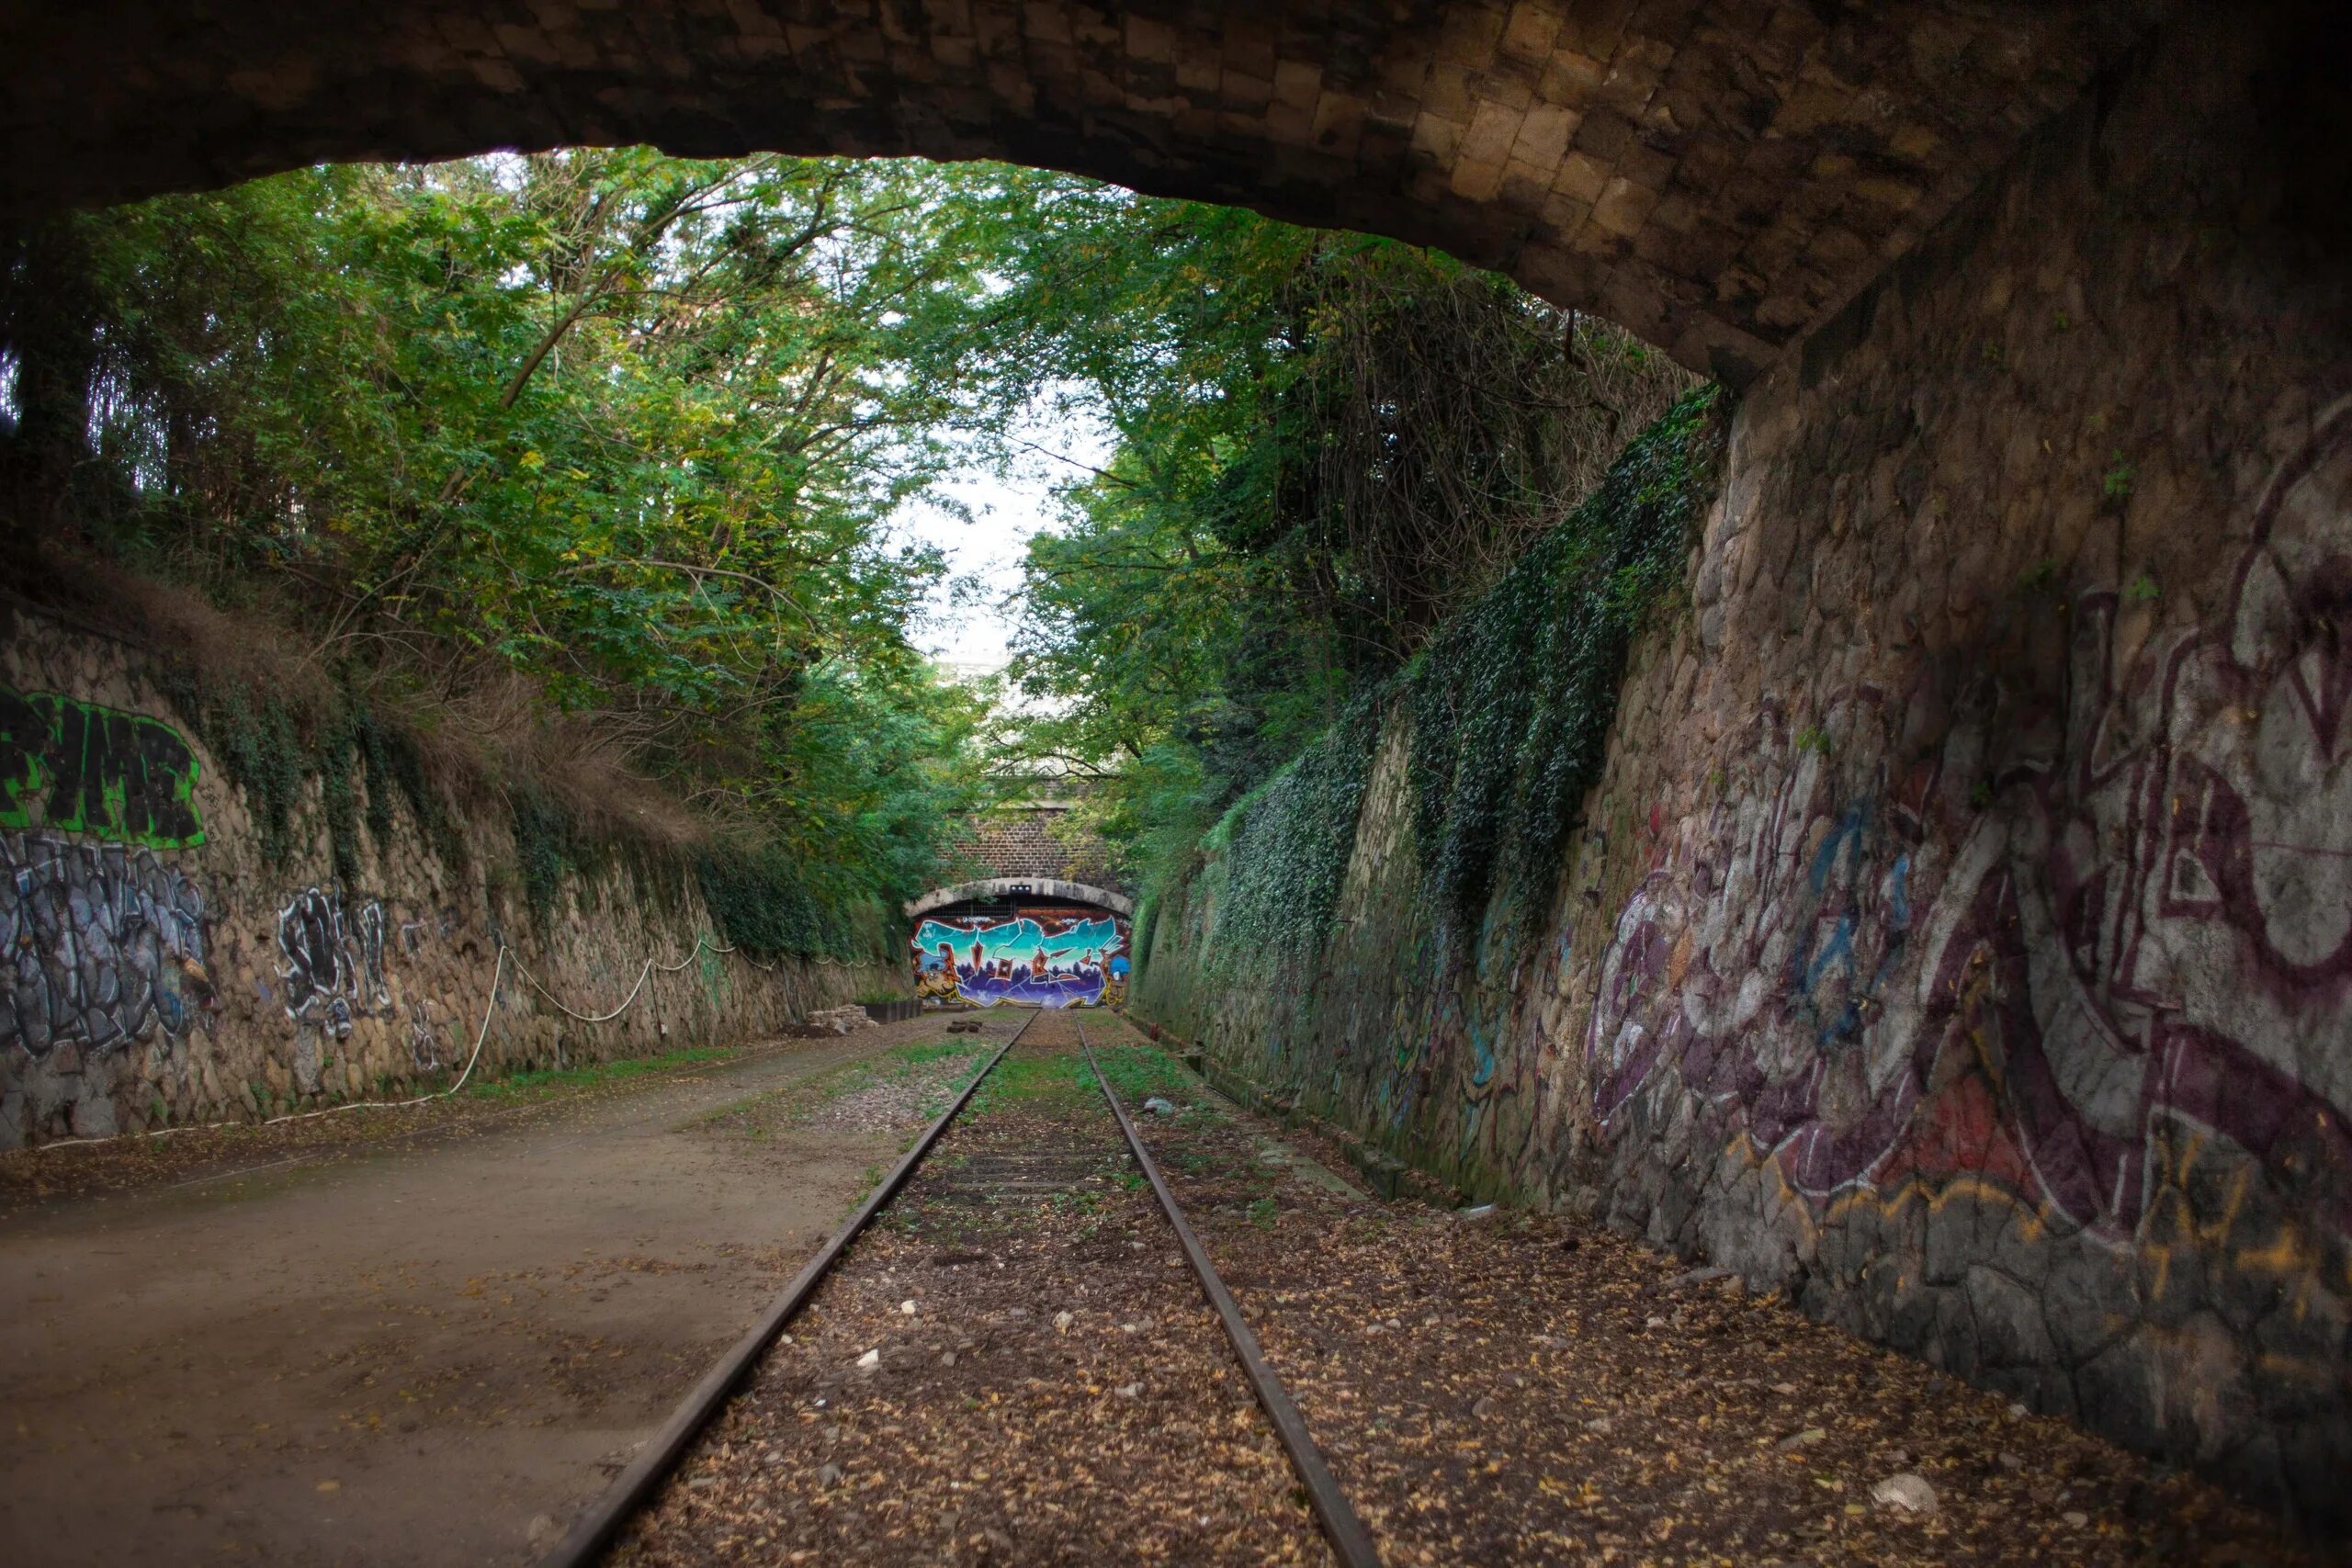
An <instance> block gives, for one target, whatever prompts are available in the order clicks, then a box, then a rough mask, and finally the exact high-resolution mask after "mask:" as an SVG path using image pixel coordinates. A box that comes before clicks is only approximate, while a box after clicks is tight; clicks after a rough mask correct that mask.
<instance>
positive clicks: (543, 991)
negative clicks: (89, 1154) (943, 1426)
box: [31, 935, 855, 1149]
mask: <svg viewBox="0 0 2352 1568" xmlns="http://www.w3.org/2000/svg"><path fill="white" fill-rule="evenodd" d="M706 951H707V952H710V953H717V954H718V955H719V956H721V957H724V956H726V955H727V954H729V953H735V951H736V948H735V944H734V943H733V942H729V943H728V944H727V945H726V946H724V947H720V946H719V945H718V944H717V943H715V942H712V941H711V940H710V938H709V937H707V936H703V935H697V936H696V937H695V945H694V947H693V948H692V949H691V950H690V951H689V952H688V953H686V955H685V956H684V958H681V959H679V960H678V961H677V962H676V963H675V964H662V963H660V962H658V961H657V960H655V959H654V958H653V957H652V956H651V955H650V954H648V955H647V957H646V960H645V962H644V964H641V965H640V966H639V969H638V971H637V983H636V984H635V985H633V986H631V987H629V990H628V996H626V997H624V998H621V1002H620V1005H619V1006H618V1007H616V1008H614V1009H613V1010H611V1011H610V1012H601V1013H584V1012H580V1011H578V1010H574V1009H573V1008H572V1007H571V1006H570V1005H569V1004H568V1003H566V1002H565V1001H564V1000H563V998H560V997H559V996H557V995H556V994H555V993H554V992H553V991H550V990H548V988H547V987H545V986H543V985H541V984H540V983H539V977H538V976H536V975H534V974H532V973H531V972H530V971H529V970H528V969H526V968H525V967H523V961H522V960H521V959H519V958H517V957H515V952H514V949H512V948H510V947H508V946H507V945H506V942H505V941H504V940H503V938H502V939H501V940H500V942H499V943H498V962H497V964H495V965H493V966H492V969H491V972H490V999H489V1000H488V1001H486V1002H484V1003H483V1004H482V1010H481V1027H480V1028H478V1029H476V1030H475V1031H474V1046H473V1051H472V1053H471V1054H470V1055H468V1056H467V1057H466V1070H465V1071H464V1072H462V1073H459V1074H458V1081H457V1082H455V1083H453V1084H451V1085H450V1086H449V1087H448V1088H447V1089H435V1090H434V1091H433V1092H432V1093H430V1094H420V1095H417V1096H415V1097H414V1098H413V1099H410V1100H351V1101H349V1102H348V1103H346V1104H343V1105H330V1106H327V1107H326V1108H325V1109H323V1110H320V1111H292V1112H289V1113H288V1114H287V1115H284V1116H272V1117H269V1118H268V1119H266V1120H265V1121H262V1122H196V1123H193V1124H191V1125H188V1126H184V1127H158V1128H155V1129H153V1131H150V1132H146V1133H141V1134H136V1135H137V1136H140V1137H143V1138H162V1137H168V1136H170V1135H171V1134H174V1133H210V1132H217V1131H219V1130H220V1129H221V1128H223V1127H243V1126H249V1125H250V1126H260V1127H275V1126H277V1125H279V1124H280V1123H282V1122H309V1121H311V1120H314V1119H315V1118H317V1117H321V1116H339V1115H341V1114H342V1113H343V1112H345V1111H400V1110H404V1109H406V1108H407V1107H409V1106H412V1105H424V1104H425V1103H427V1102H429V1101H432V1100H447V1099H448V1098H449V1097H450V1096H451V1095H453V1094H455V1093H457V1092H458V1090H459V1089H463V1088H465V1087H466V1080H468V1079H469V1078H470V1077H473V1076H474V1066H475V1065H476V1064H477V1063H479V1062H480V1061H481V1050H482V1046H483V1044H484V1043H486V1042H487V1041H488V1040H489V1039H490V1021H491V1018H492V1015H493V1014H495V1013H496V1012H497V1011H498V983H499V981H500V980H502V979H503V978H504V976H505V974H506V971H507V969H508V967H509V966H510V965H511V966H512V967H513V968H514V971H515V973H516V974H517V975H520V976H523V978H524V979H525V980H526V981H528V982H529V983H530V987H531V988H532V989H533V990H535V991H537V992H538V993H539V995H540V996H542V997H544V998H547V1000H548V1002H549V1003H550V1004H552V1005H553V1006H554V1007H555V1008H556V1010H558V1011H560V1012H562V1013H564V1014H566V1015H567V1016H569V1017H571V1018H575V1019H578V1020H579V1021H581V1022H582V1023H609V1022H611V1021H613V1020H614V1019H616V1018H618V1017H620V1015H621V1014H623V1013H625V1012H627V1011H628V1010H629V1009H630V1008H631V1007H632V1006H634V1005H635V1004H636V1002H637V998H638V997H639V995H640V994H642V993H643V991H644V989H645V982H646V980H647V979H648V977H650V976H651V975H652V974H653V973H654V972H655V971H656V970H659V971H660V972H661V973H662V974H664V975H674V974H676V973H677V972H678V971H679V970H681V969H684V968H685V967H686V966H687V965H688V964H692V963H694V962H695V960H696V959H698V958H700V957H701V956H702V955H703V953H705V952H706ZM738 956H740V957H741V959H742V960H743V962H744V963H746V964H751V965H752V967H753V968H755V969H764V970H766V971H767V972H768V973H769V974H771V975H773V974H775V973H776V972H777V971H778V970H779V969H781V968H782V967H783V965H781V964H762V963H761V962H759V960H757V959H755V958H753V957H752V955H751V954H750V953H741V954H739V955H738ZM808 961H809V962H810V963H813V964H826V965H829V966H831V967H832V968H836V969H848V968H854V967H855V965H854V964H847V963H844V962H843V961H842V960H841V959H838V958H831V957H828V956H826V955H825V954H822V953H811V954H809V959H808ZM116 1141H117V1140H116V1139H114V1138H58V1139H55V1140H53V1141H51V1142H50V1143H46V1144H35V1145H31V1146H32V1147H33V1148H36V1149H67V1148H73V1147H75V1146H77V1145H84V1144H110V1143H114V1142H116Z"/></svg>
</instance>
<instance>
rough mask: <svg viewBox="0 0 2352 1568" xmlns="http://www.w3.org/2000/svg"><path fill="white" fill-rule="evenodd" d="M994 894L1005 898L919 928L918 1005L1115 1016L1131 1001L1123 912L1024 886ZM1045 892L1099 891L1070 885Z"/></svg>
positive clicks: (964, 904) (956, 910) (942, 911)
mask: <svg viewBox="0 0 2352 1568" xmlns="http://www.w3.org/2000/svg"><path fill="white" fill-rule="evenodd" d="M983 886H991V885H983ZM994 886H1001V891H994V892H990V893H986V894H983V895H981V896H979V897H965V898H957V899H956V900H955V901H953V902H951V903H946V904H943V905H941V906H939V907H938V908H933V909H930V910H928V911H926V912H925V913H923V914H922V916H921V917H919V918H918V919H916V921H915V925H914V933H913V935H912V936H911V937H910V938H909V939H908V944H909V946H910V949H911V950H912V951H911V953H910V964H911V965H912V967H913V970H914V982H915V994H916V995H917V996H919V997H921V998H922V999H923V1000H924V1001H925V1002H929V1003H937V1004H940V1005H946V1004H949V1003H958V1002H960V1003H964V1004H967V1005H969V1006H973V1007H995V1006H997V1005H999V1004H1000V1003H1006V1002H1010V1003H1014V1004H1017V1005H1023V1006H1029V1007H1046V1008H1072V1007H1076V1008H1085V1007H1116V1006H1118V1005H1120V1004H1121V1003H1123V1002H1124V1001H1125V1000H1126V995H1127V974H1128V970H1129V967H1130V962H1129V953H1128V951H1127V942H1128V937H1129V935H1130V931H1129V926H1128V911H1127V910H1126V909H1125V908H1113V907H1112V906H1111V905H1110V904H1109V903H1107V902H1084V901H1080V900H1078V899H1075V898H1071V897H1057V896H1056V894H1054V893H1053V892H1049V891H1041V890H1039V889H1035V888H1032V887H1031V886H1029V885H1028V884H1025V883H1015V882H1011V881H1007V882H1005V883H1003V884H1001V885H994ZM1046 887H1047V888H1060V889H1069V890H1072V891H1084V892H1094V891H1095V890H1094V889H1079V888H1076V887H1075V885H1073V884H1069V883H1049V884H1047V885H1046ZM1097 897H1098V898H1104V899H1107V898H1112V897H1116V895H1111V894H1100V893H1098V894H1097ZM1118 902H1119V903H1120V904H1121V905H1125V903H1126V900H1125V899H1124V898H1121V899H1119V900H1118Z"/></svg>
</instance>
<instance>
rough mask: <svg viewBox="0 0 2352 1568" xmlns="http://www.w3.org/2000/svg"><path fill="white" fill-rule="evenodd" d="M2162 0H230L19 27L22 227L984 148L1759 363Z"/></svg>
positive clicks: (8, 193) (1695, 350)
mask: <svg viewBox="0 0 2352 1568" xmlns="http://www.w3.org/2000/svg"><path fill="white" fill-rule="evenodd" d="M2159 9H2160V7H2158V6H2155V5H2154V4H2151V3H2149V0H2121V3H2116V0H2054V3H2050V0H2045V3H2029V0H1894V3H1891V4H1884V5H1873V6H1860V5H1823V4H1814V5H1773V4H1770V3H1763V0H1518V3H1516V4H1507V5H1506V4H1494V3H1488V0H1260V3H1258V4H1253V5H1247V6H1245V5H1238V4H1230V5H1228V4H1215V3H1204V0H1149V3H1145V4H1137V5H1131V6H1109V5H1087V4H1078V3H1074V0H1023V3H1022V4H1018V5H1015V4H1012V3H1010V0H724V3H723V4H718V3H712V0H637V3H634V4H630V5H626V6H622V5H615V4H611V3H610V0H383V3H381V4H378V5H373V6H298V7H290V8H289V7H287V6H281V5H277V4H273V3H271V0H218V3H216V4H213V5H208V6H202V7H183V8H177V9H175V8H173V7H161V6H152V5H147V4H144V3H143V0H85V3H84V4H80V5H76V6H19V7H14V8H12V18H11V19H10V20H8V21H6V22H0V62H6V64H0V85H5V94H4V95H0V98H4V99H5V101H6V103H7V104H8V105H9V106H10V107H9V110H8V112H7V114H6V116H5V117H0V218H7V217H12V216H13V217H22V216H25V215H28V214H37V213H40V212H46V211H53V210H56V209H60V208H62V207H68V206H74V205H90V204H98V203H105V202H110V201H119V200H125V199H130V198H132V197H141V196H148V195H153V194H156V193H159V192H164V191H169V190H185V189H193V188H200V187H206V186H220V185H225V184H230V183H233V182H235V181H238V180H241V179H245V178H249V177H252V176H254V175H264V174H268V173H272V172H275V171H277V170H281V169H286V168H290V167H294V166H296V165H298V164H305V163H312V162H322V161H337V160H356V159H371V158H377V159H380V158H411V159H429V158H443V157H454V156H457V155H459V154H463V153H471V152H488V151H492V150H496V149H502V148H504V149H512V148H546V147H553V146H561V145H611V144H621V143H635V142H646V143H651V144H654V145H657V146H660V147H662V148H664V149H666V150H668V151H670V152H674V153H679V154H685V155H694V156H722V155H732V154H739V153H744V152H762V151H769V152H797V153H820V152H842V153H870V154H904V153H917V154H922V155H925V156H930V157H934V158H998V159H1004V160H1008V161H1012V162H1015V163H1023V164H1036V165H1040V166H1044V167H1050V168H1056V169H1062V170H1068V171H1070V172H1073V173H1077V174H1081V175H1092V176H1096V177H1100V178H1103V179H1108V180H1114V181H1117V182H1119V183H1121V184H1124V185H1127V186H1133V187H1135V188H1136V189H1138V190H1143V191H1148V192H1153V193H1156V194H1161V195H1169V196H1182V197H1197V198H1201V199H1204V200H1211V201H1219V202H1228V203H1233V204H1236V205H1239V206H1245V207H1250V208H1255V209H1259V210H1261V211H1263V212H1266V213H1269V214H1271V215H1272V216H1275V217H1278V218H1283V219H1287V220H1292V221H1295V222H1301V223H1308V224H1316V225H1322V226H1328V227H1340V228H1351V229H1359V230H1363V231H1368V232H1374V233H1382V234H1388V235H1393V236H1395V237H1397V238H1400V239H1405V240H1410V241H1414V242H1417V243H1428V244H1435V245H1439V246H1442V247H1443V248H1444V249H1446V250H1448V251H1450V252H1452V253H1453V254H1456V255H1459V256H1461V257H1463V258H1464V259H1465V260H1467V261H1470V262H1473V263H1476V264H1477V265H1484V266H1490V267H1494V268H1497V269H1498V270H1501V271H1504V272H1507V273H1509V274H1510V275H1511V276H1514V277H1516V278H1517V279H1518V280H1519V281H1520V282H1521V283H1522V284H1524V285H1526V286H1527V287H1528V288H1531V289H1532V290H1534V291H1535V292H1536V293H1538V294H1541V295H1544V297H1546V298H1548V299H1552V300H1554V301H1555V302H1556V303H1559V304H1562V305H1566V306H1573V307H1576V308H1578V309H1583V310H1591V311H1594V312H1596V313H1598V314H1600V315H1603V316H1606V317H1608V318H1609V319H1611V320H1612V321H1616V322H1618V323H1619V324H1621V325H1623V326H1624V327H1626V328H1627V329H1629V330H1631V331H1632V332H1634V333H1636V334H1638V335H1639V336H1641V337H1643V338H1645V339H1646V340H1647V341H1648V342H1650V343H1652V344H1657V345H1658V346H1659V347H1661V348H1664V349H1665V350H1667V351H1668V353H1670V354H1672V355H1674V356H1675V357H1676V358H1678V359H1679V360H1680V361H1681V362H1682V363H1684V364H1685V365H1688V366H1690V367H1693V368H1695V369H1699V370H1702V371H1704V372H1707V373H1709V374H1711V375H1714V376H1716V377H1719V378H1722V379H1724V380H1725V381H1727V382H1730V383H1732V384H1733V385H1739V384H1742V383H1744V382H1746V381H1747V380H1748V379H1749V378H1752V377H1753V376H1754V375H1755V374H1756V373H1757V372H1758V370H1760V369H1761V368H1762V367H1764V366H1765V365H1766V364H1767V363H1768V362H1769V361H1770V359H1771V358H1773V357H1774V356H1775V355H1777V353H1778V352H1779V350H1780V349H1781V347H1783V346H1785V345H1786V344H1789V343H1790V342H1792V340H1794V339H1795V338H1796V337H1798V336H1799V335H1801V334H1802V333H1804V331H1805V330H1806V329H1807V328H1808V327H1809V326H1811V325H1813V324H1815V323H1817V322H1819V321H1824V320H1826V319H1827V318H1828V317H1829V316H1830V315H1831V314H1832V313H1834V312H1835V310H1837V309H1838V307H1839V306H1840V305H1841V304H1842V303H1843V302H1844V301H1845V300H1846V299H1849V298H1850V297H1851V296H1852V295H1853V294H1854V293H1855V292H1856V291H1858V290H1859V289H1860V288H1862V287H1863V286H1864V285H1865V284H1867V283H1868V282H1869V281H1870V279H1871V277H1872V276H1875V275H1876V274H1877V273H1879V272H1880V271H1881V270H1882V269H1883V267H1884V266H1885V265H1886V264H1887V263H1888V261H1889V260H1891V259H1892V258H1893V257H1894V256H1896V255H1899V254H1903V253H1904V252H1905V251H1907V250H1909V249H1910V248H1911V247H1912V246H1913V245H1914V244H1915V243H1916V242H1917V240H1918V239H1919V238H1920V237H1921V236H1922V235H1923V234H1924V233H1925V232H1926V231H1927V230H1928V228H1929V227H1930V226H1931V225H1933V224H1934V223H1935V222H1936V221H1937V220H1938V219H1939V218H1940V217H1941V216H1942V215H1943V214H1944V213H1945V212H1947V211H1949V210H1950V209H1951V208H1952V207H1953V206H1954V204H1955V203H1956V202H1958V201H1959V200H1960V199H1961V198H1962V197H1963V196H1965V195H1966V194H1967V192H1968V191H1969V190H1971V189H1972V188H1973V186H1975V185H1976V183H1977V181H1978V179H1979V176H1980V175H1982V174H1983V172H1984V171H1985V170H1987V169H1990V168H1992V167H1994V166H1995V165H1996V164H1998V163H1999V162H2000V161H2001V160H2002V158H2003V157H2005V156H2006V154H2007V152H2009V151H2010V150H2011V149H2012V148H2014V147H2015V146H2016V145H2017V144H2018V141H2020V140H2021V138H2022V137H2023V136H2024V134H2025V133H2026V132H2027V131H2029V130H2031V129H2032V128H2033V126H2034V125H2036V124H2037V123H2039V122H2040V121H2041V120H2042V119H2044V118H2048V116H2049V115H2050V114H2051V113H2052V112H2053V111H2054V110H2055V109H2057V108H2058V107H2062V106H2064V105H2065V104H2067V103H2069V102H2071V101H2073V100H2074V99H2075V97H2077V96H2079V94H2080V92H2081V91H2082V89H2083V88H2084V86H2085V85H2086V84H2087V83H2088V82H2089V81H2090V80H2091V79H2092V77H2093V76H2094V75H2095V74H2096V73H2098V71H2100V70H2101V69H2102V68H2104V67H2105V66H2107V65H2109V64H2110V63H2111V62H2114V61H2116V60H2118V59H2120V57H2121V56H2122V54H2123V53H2124V52H2125V51H2127V50H2128V49H2129V48H2130V47H2131V45H2132V44H2133V43H2134V42H2135V41H2136V40H2137V39H2139V37H2141V36H2142V35H2143V33H2144V32H2145V31H2146V29H2147V28H2148V26H2149V25H2150V22H2151V20H2152V18H2153V17H2154V15H2155V14H2156V13H2157V11H2158V10H2159Z"/></svg>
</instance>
